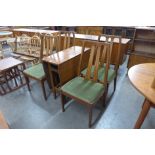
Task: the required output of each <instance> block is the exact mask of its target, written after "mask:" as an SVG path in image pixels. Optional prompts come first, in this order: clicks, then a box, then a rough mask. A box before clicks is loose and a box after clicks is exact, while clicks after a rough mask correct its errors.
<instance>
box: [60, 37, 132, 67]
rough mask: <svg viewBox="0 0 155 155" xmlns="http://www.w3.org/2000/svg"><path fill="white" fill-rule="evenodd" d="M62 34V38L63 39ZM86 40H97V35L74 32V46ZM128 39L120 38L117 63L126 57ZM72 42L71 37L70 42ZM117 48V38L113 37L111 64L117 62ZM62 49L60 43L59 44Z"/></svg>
mask: <svg viewBox="0 0 155 155" xmlns="http://www.w3.org/2000/svg"><path fill="white" fill-rule="evenodd" d="M63 37H64V36H63V35H62V39H63ZM84 40H88V41H97V40H98V36H97V35H85V34H75V42H74V44H75V46H82V44H83V41H84ZM101 41H106V38H105V37H102V38H101ZM129 41H130V39H126V38H122V40H121V52H120V62H119V65H121V64H123V62H124V61H125V59H126V54H127V50H128V43H129ZM72 42H73V40H72V38H71V43H72ZM88 47H91V42H90V43H89V44H88ZM118 48H119V39H117V38H115V39H114V43H113V51H112V57H111V64H116V63H117V56H118ZM61 49H62V45H61Z"/></svg>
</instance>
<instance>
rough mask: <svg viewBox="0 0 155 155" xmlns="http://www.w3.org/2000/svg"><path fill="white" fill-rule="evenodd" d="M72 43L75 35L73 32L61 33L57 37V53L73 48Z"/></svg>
mask: <svg viewBox="0 0 155 155" xmlns="http://www.w3.org/2000/svg"><path fill="white" fill-rule="evenodd" d="M62 36H63V37H62ZM74 42H75V33H74V32H73V31H62V32H61V33H60V35H59V47H60V49H59V51H60V50H64V49H67V48H69V47H71V46H74Z"/></svg>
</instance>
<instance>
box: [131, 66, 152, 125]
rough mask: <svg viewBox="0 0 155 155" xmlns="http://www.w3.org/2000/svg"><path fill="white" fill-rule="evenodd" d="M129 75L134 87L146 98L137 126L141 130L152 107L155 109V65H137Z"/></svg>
mask: <svg viewBox="0 0 155 155" xmlns="http://www.w3.org/2000/svg"><path fill="white" fill-rule="evenodd" d="M128 75H129V79H130V81H131V83H132V84H133V86H134V87H135V88H136V89H137V90H138V91H139V92H140V93H141V94H142V95H143V96H144V97H145V101H144V103H143V106H142V111H141V113H140V115H139V118H138V120H137V122H136V124H135V128H140V127H141V125H142V123H143V121H144V119H145V117H146V116H147V113H148V112H149V109H150V107H155V87H154V81H155V63H145V64H139V65H135V66H133V67H131V68H130V69H129V72H128Z"/></svg>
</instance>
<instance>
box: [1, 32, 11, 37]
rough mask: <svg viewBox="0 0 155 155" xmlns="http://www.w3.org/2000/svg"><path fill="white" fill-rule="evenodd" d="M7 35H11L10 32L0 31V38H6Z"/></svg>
mask: <svg viewBox="0 0 155 155" xmlns="http://www.w3.org/2000/svg"><path fill="white" fill-rule="evenodd" d="M8 35H12V32H10V31H0V36H8Z"/></svg>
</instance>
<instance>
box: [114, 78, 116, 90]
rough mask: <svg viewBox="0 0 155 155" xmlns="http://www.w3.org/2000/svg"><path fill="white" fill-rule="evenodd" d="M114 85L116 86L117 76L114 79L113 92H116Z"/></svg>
mask: <svg viewBox="0 0 155 155" xmlns="http://www.w3.org/2000/svg"><path fill="white" fill-rule="evenodd" d="M116 84H117V76H116V77H115V78H114V92H115V90H116Z"/></svg>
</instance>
